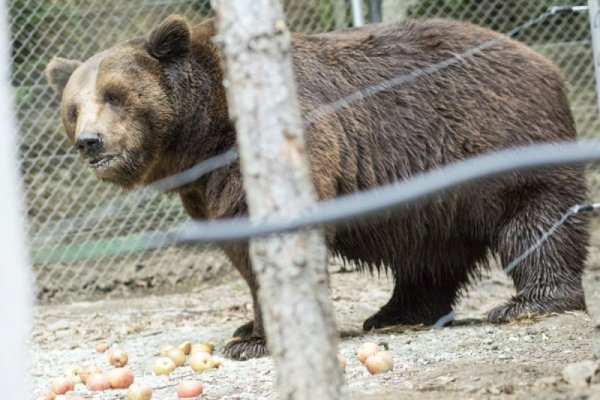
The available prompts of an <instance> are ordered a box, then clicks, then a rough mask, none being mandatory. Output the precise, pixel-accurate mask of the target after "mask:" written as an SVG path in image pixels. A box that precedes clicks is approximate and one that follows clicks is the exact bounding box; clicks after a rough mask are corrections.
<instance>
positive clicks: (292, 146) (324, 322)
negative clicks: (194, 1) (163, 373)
mask: <svg viewBox="0 0 600 400" xmlns="http://www.w3.org/2000/svg"><path fill="white" fill-rule="evenodd" d="M214 7H215V12H216V15H217V20H218V25H219V38H218V40H219V42H220V44H221V46H222V49H223V55H224V59H225V63H226V68H225V69H226V71H225V86H226V88H227V98H228V103H229V111H230V115H231V118H232V119H233V120H234V121H235V124H236V130H237V135H238V136H237V139H238V146H239V150H240V158H241V166H242V173H243V176H244V186H245V190H246V197H247V202H248V207H249V211H250V215H251V218H252V219H254V220H256V221H259V220H265V219H269V218H273V219H284V218H291V217H295V216H298V215H300V214H302V212H305V211H306V210H308V209H309V208H310V206H311V204H313V203H314V202H315V200H316V194H315V190H314V188H313V185H312V181H311V176H310V169H309V165H308V159H307V156H306V145H305V141H304V136H303V128H302V120H301V117H300V112H299V108H298V100H297V94H296V88H295V83H294V79H293V72H292V62H291V57H290V51H291V46H290V34H289V31H288V29H287V27H286V25H285V22H284V17H283V12H282V8H281V4H280V3H279V0H218V1H215V2H214ZM250 256H251V259H252V264H253V269H254V272H255V274H256V277H257V280H258V284H259V292H258V299H259V302H260V304H261V308H262V312H263V318H264V325H265V331H266V334H267V345H268V349H269V352H270V354H271V355H272V356H273V359H274V362H275V366H276V369H277V390H278V393H279V396H280V398H283V399H323V400H327V399H339V398H341V385H342V377H341V371H340V367H339V365H338V363H337V359H336V355H335V354H336V351H337V331H336V328H335V322H334V318H333V307H332V304H331V299H330V293H329V283H328V277H327V270H326V264H327V250H326V247H325V243H324V236H323V232H322V231H321V230H311V231H302V232H298V233H294V234H287V235H284V236H276V237H269V238H265V239H255V240H252V241H251V242H250Z"/></svg>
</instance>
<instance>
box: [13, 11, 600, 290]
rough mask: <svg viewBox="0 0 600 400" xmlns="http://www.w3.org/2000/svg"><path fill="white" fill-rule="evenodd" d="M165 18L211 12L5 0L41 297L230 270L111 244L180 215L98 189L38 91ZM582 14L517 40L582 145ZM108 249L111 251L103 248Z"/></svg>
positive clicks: (398, 15)
mask: <svg viewBox="0 0 600 400" xmlns="http://www.w3.org/2000/svg"><path fill="white" fill-rule="evenodd" d="M283 3H284V7H285V11H286V14H287V18H288V22H289V25H290V27H291V29H292V30H294V31H301V32H322V31H328V30H332V29H335V28H341V27H346V26H349V25H350V23H351V21H352V15H351V7H350V2H348V1H343V0H321V1H319V0H302V1H300V0H296V1H293V0H289V1H284V2H283ZM398 3H401V4H398ZM582 3H583V2H582ZM554 5H557V4H556V3H554V2H553V1H497V0H490V1H468V0H467V1H445V0H422V1H417V0H412V1H405V2H397V1H391V2H386V1H385V0H384V1H383V9H382V13H383V19H384V21H392V20H398V19H402V18H406V17H419V18H423V17H434V16H444V17H451V18H456V19H460V20H467V21H471V22H475V23H478V24H480V25H484V26H488V27H491V28H493V29H495V30H498V31H502V32H509V31H512V30H514V29H515V27H518V26H521V25H523V24H527V22H528V21H535V20H536V18H537V17H538V16H540V15H545V12H546V11H547V10H548V8H549V7H551V6H554ZM364 9H365V10H366V9H367V8H366V7H365V8H364ZM173 13H179V14H183V15H186V16H187V17H188V18H189V19H190V20H192V21H200V20H203V19H205V18H207V17H209V16H210V15H211V12H210V5H209V1H208V0H206V1H183V0H171V1H166V0H165V1H138V0H132V1H128V2H117V1H95V0H89V1H78V2H73V1H68V0H62V1H58V0H55V1H50V0H32V1H26V0H17V1H11V2H10V18H11V19H10V22H11V26H12V34H13V60H12V63H13V76H12V79H13V85H14V88H15V96H16V102H17V115H18V120H19V123H20V133H21V148H20V150H21V154H20V155H21V172H22V174H23V176H24V181H25V196H26V204H27V212H28V217H29V234H30V238H31V248H32V254H33V260H34V272H35V276H36V291H37V294H38V297H39V298H40V299H41V300H44V301H45V300H51V299H54V300H60V299H64V298H65V296H76V297H88V296H93V295H94V294H96V293H99V292H107V291H110V292H114V291H118V290H129V289H132V288H142V289H144V288H148V287H153V286H169V285H182V284H185V283H186V282H188V283H192V284H193V282H194V280H195V279H199V278H206V277H210V276H211V275H215V274H219V273H221V272H222V271H223V269H224V268H228V267H227V262H226V261H225V259H224V258H223V256H222V255H220V253H218V252H215V251H213V250H211V249H210V248H206V247H199V246H194V247H187V248H173V247H169V248H153V249H149V250H146V251H142V252H140V251H129V252H127V249H129V250H139V249H137V248H135V246H131V243H129V244H127V243H125V244H123V243H122V239H121V238H130V237H135V235H138V236H139V235H143V234H144V233H146V232H151V231H153V232H168V231H171V230H172V229H173V228H174V227H177V226H179V225H180V224H182V223H184V222H185V221H186V220H187V219H188V217H187V216H186V215H185V212H184V211H183V210H182V208H181V206H180V205H179V201H178V199H175V198H169V197H168V196H164V195H162V194H160V193H157V191H155V190H151V189H144V190H140V191H135V192H132V193H130V194H123V193H120V192H119V190H118V189H116V188H114V187H112V186H109V185H106V184H103V183H100V182H98V180H97V179H96V178H95V177H93V176H91V174H90V173H89V171H88V169H87V168H83V167H82V166H81V165H78V160H77V157H76V155H75V154H74V152H73V151H72V150H71V148H70V146H69V145H68V144H67V143H66V140H65V139H64V134H63V131H62V126H61V123H60V121H59V118H58V117H59V116H58V106H59V99H57V98H56V96H55V95H54V94H53V93H52V92H51V90H50V89H49V88H48V87H47V85H46V83H45V79H44V76H43V69H44V67H45V66H46V64H47V62H48V61H49V59H50V58H51V57H52V56H55V55H59V56H61V57H65V58H76V59H85V58H87V57H88V56H90V55H92V54H94V53H96V52H97V51H99V50H101V49H104V48H107V47H110V46H112V45H113V44H115V43H118V42H119V41H122V40H125V39H129V38H132V37H136V36H141V35H144V34H146V33H147V32H148V31H149V30H150V29H151V28H152V27H154V26H156V25H157V24H158V23H159V22H160V21H161V20H162V19H163V18H164V17H166V16H167V15H170V14H173ZM366 17H368V15H367V16H366ZM546 17H547V18H546ZM588 18H589V17H588V14H587V13H585V12H582V13H576V14H564V15H546V16H545V18H544V20H543V21H541V22H540V23H539V24H536V25H535V26H532V27H531V28H530V29H524V30H522V32H521V30H520V31H519V36H518V38H519V39H521V40H523V41H525V42H527V43H528V44H530V45H531V46H532V47H534V48H535V49H537V50H538V51H540V52H542V53H543V54H545V55H546V56H547V57H548V58H550V59H551V60H553V61H554V62H555V63H556V64H557V65H558V66H560V67H561V69H562V70H563V71H564V73H565V76H566V77H567V80H568V82H569V85H570V99H571V105H572V108H573V111H574V115H575V117H576V121H577V126H578V131H579V134H580V136H581V137H585V138H592V137H595V136H597V132H600V131H599V130H598V127H599V125H598V112H597V106H596V95H595V80H594V70H593V60H592V51H591V41H590V32H589V19H588ZM400 83H401V82H400ZM400 83H399V84H400ZM372 95H376V93H373V94H372ZM347 100H349V99H340V101H347ZM350 100H351V99H350ZM330 106H334V105H330ZM229 157H231V154H230V155H229ZM200 172H202V171H200ZM588 175H589V183H590V192H591V197H592V198H596V197H597V196H596V194H597V193H598V192H599V191H600V174H598V172H597V170H596V169H590V171H589V174H588ZM565 211H567V210H565ZM51 248H60V249H62V250H61V251H56V252H54V253H52V254H50V256H49V255H48V254H49V253H48V252H47V251H45V250H44V249H51ZM106 248H113V249H115V248H116V249H120V251H116V252H113V253H107V252H105V249H106ZM165 265H167V266H168V268H164V266H165Z"/></svg>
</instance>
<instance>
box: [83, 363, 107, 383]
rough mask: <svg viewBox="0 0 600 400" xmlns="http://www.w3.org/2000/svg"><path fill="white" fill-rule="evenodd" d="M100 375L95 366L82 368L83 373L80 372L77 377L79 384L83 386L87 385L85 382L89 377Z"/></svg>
mask: <svg viewBox="0 0 600 400" xmlns="http://www.w3.org/2000/svg"><path fill="white" fill-rule="evenodd" d="M101 373H102V370H100V368H98V367H96V366H92V367H83V371H81V374H79V377H80V378H81V383H83V384H85V383H87V380H88V378H89V377H90V375H92V374H101Z"/></svg>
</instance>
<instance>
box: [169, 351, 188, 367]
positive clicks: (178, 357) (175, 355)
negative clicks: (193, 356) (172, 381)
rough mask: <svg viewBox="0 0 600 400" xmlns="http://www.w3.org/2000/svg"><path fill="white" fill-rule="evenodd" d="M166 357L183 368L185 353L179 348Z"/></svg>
mask: <svg viewBox="0 0 600 400" xmlns="http://www.w3.org/2000/svg"><path fill="white" fill-rule="evenodd" d="M165 355H166V356H167V357H169V358H170V359H171V360H173V362H174V363H175V365H176V366H178V367H181V366H182V365H184V364H185V353H184V352H183V350H181V349H180V348H179V347H173V348H172V349H170V350H169V351H168V352H167V354H165Z"/></svg>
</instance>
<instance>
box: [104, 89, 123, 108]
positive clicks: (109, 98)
mask: <svg viewBox="0 0 600 400" xmlns="http://www.w3.org/2000/svg"><path fill="white" fill-rule="evenodd" d="M104 102H105V103H107V104H110V105H111V106H115V107H118V106H120V105H121V97H120V96H119V95H118V94H116V93H113V92H106V93H105V94H104Z"/></svg>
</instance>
